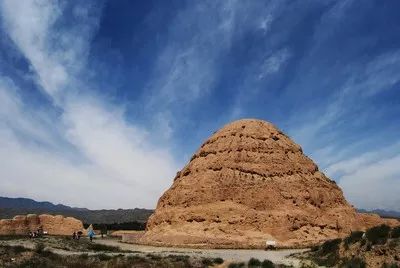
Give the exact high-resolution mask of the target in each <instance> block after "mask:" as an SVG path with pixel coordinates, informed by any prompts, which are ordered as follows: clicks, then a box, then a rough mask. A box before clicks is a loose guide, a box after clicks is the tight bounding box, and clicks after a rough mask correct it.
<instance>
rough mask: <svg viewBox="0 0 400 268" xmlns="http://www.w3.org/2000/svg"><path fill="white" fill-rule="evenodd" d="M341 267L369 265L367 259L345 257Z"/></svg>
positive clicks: (351, 267) (354, 267) (353, 267)
mask: <svg viewBox="0 0 400 268" xmlns="http://www.w3.org/2000/svg"><path fill="white" fill-rule="evenodd" d="M340 267H343V268H365V267H367V265H366V264H365V261H364V260H362V259H360V258H353V259H343V261H342V265H341V266H340Z"/></svg>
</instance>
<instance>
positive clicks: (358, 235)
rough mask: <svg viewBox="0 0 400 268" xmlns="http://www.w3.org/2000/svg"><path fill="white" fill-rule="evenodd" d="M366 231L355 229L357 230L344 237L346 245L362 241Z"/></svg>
mask: <svg viewBox="0 0 400 268" xmlns="http://www.w3.org/2000/svg"><path fill="white" fill-rule="evenodd" d="M363 234H364V232H362V231H355V232H351V234H350V235H349V236H348V237H346V238H345V239H344V244H345V245H346V246H348V245H351V244H354V243H357V242H358V241H360V240H361V239H362V236H363Z"/></svg>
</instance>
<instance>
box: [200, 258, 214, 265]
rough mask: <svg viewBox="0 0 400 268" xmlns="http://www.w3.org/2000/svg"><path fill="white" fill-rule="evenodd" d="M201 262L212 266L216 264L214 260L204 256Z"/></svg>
mask: <svg viewBox="0 0 400 268" xmlns="http://www.w3.org/2000/svg"><path fill="white" fill-rule="evenodd" d="M201 263H203V264H204V265H205V266H211V265H213V264H214V262H213V261H212V260H210V259H207V258H203V259H202V260H201Z"/></svg>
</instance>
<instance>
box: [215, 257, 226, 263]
mask: <svg viewBox="0 0 400 268" xmlns="http://www.w3.org/2000/svg"><path fill="white" fill-rule="evenodd" d="M214 263H215V264H222V263H224V259H223V258H215V259H214Z"/></svg>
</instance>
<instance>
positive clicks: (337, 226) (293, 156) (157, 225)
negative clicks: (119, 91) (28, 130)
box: [139, 119, 384, 248]
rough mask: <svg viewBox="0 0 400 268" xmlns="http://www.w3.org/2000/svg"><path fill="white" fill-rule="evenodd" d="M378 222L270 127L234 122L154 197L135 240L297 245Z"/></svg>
mask: <svg viewBox="0 0 400 268" xmlns="http://www.w3.org/2000/svg"><path fill="white" fill-rule="evenodd" d="M383 221H384V220H382V219H381V218H379V217H378V216H377V215H366V214H358V213H356V211H355V209H354V208H353V207H352V206H351V205H350V204H349V203H348V202H347V201H346V200H345V198H344V197H343V193H342V191H341V189H340V188H339V187H338V186H337V185H336V183H335V182H334V181H332V180H330V179H329V178H327V177H326V176H325V175H324V174H323V173H322V172H320V171H319V170H318V167H317V165H316V164H315V163H314V162H313V161H312V160H311V159H310V158H308V157H307V156H305V155H304V154H303V151H302V149H301V147H300V146H299V145H297V144H296V143H294V142H293V141H292V140H291V139H290V138H289V137H288V136H286V135H285V134H284V133H282V131H280V130H279V129H277V128H276V127H275V126H274V125H272V124H270V123H268V122H265V121H260V120H249V119H246V120H239V121H235V122H233V123H230V124H228V125H226V126H225V127H223V128H222V129H221V130H219V131H217V132H216V133H215V134H214V135H212V136H211V137H210V138H209V139H208V140H207V141H206V142H205V143H204V144H203V145H202V146H201V148H200V149H199V150H198V151H197V152H196V153H195V155H194V156H193V157H192V158H191V160H190V162H189V163H188V164H187V165H186V166H185V167H184V168H183V169H182V170H181V171H180V172H178V174H177V176H176V177H175V179H174V183H173V185H172V186H171V188H170V189H169V190H167V191H166V192H165V193H164V194H163V196H162V197H161V198H160V200H159V202H158V205H157V209H156V210H155V212H154V214H153V215H152V216H151V217H150V219H149V221H148V224H147V231H146V233H145V235H144V236H143V237H142V238H141V239H140V241H139V242H140V243H145V244H152V245H167V246H191V247H210V248H223V247H232V248H262V247H264V245H265V242H266V240H274V241H276V242H277V246H278V247H303V246H308V245H312V244H316V243H319V242H321V241H324V240H327V239H331V238H335V237H342V236H345V235H347V234H348V233H349V232H350V231H351V230H359V229H365V228H368V227H371V226H374V225H377V224H381V223H382V222H383Z"/></svg>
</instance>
